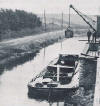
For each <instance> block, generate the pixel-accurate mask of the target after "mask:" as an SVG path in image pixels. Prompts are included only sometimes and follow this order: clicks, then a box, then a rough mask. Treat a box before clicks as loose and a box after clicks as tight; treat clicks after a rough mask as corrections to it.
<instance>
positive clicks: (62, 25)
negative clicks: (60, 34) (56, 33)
mask: <svg viewBox="0 0 100 106" xmlns="http://www.w3.org/2000/svg"><path fill="white" fill-rule="evenodd" d="M61 28H62V29H63V12H62V24H61Z"/></svg>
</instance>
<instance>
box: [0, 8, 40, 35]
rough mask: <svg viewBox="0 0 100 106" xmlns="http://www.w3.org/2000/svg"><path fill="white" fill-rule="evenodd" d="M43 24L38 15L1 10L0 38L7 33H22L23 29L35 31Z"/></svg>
mask: <svg viewBox="0 0 100 106" xmlns="http://www.w3.org/2000/svg"><path fill="white" fill-rule="evenodd" d="M41 25H42V22H41V21H40V18H39V17H37V15H35V14H33V13H28V12H26V11H23V10H15V11H13V10H11V9H1V10H0V36H1V35H2V34H4V33H5V32H6V31H8V30H10V31H20V30H22V29H26V28H30V29H34V28H36V27H40V26H41Z"/></svg>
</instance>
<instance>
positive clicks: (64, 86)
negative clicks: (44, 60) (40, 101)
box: [28, 54, 79, 98]
mask: <svg viewBox="0 0 100 106" xmlns="http://www.w3.org/2000/svg"><path fill="white" fill-rule="evenodd" d="M78 67H79V56H78V55H75V54H71V55H70V54H60V55H59V57H58V58H56V59H54V60H53V61H51V62H50V64H49V65H48V66H47V67H46V68H45V69H44V70H43V71H42V72H41V73H40V74H39V75H37V76H36V77H35V78H33V79H32V80H31V81H30V82H29V83H28V95H29V96H30V97H36V96H39V97H46V98H48V97H50V96H52V97H58V96H64V95H66V94H68V93H69V92H75V91H76V90H77V89H78V88H79V70H78Z"/></svg>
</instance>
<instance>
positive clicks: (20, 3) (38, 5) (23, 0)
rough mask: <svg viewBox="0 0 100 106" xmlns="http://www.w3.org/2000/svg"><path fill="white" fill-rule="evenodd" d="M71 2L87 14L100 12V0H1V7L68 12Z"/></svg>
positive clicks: (30, 10) (40, 11) (38, 11)
mask: <svg viewBox="0 0 100 106" xmlns="http://www.w3.org/2000/svg"><path fill="white" fill-rule="evenodd" d="M69 4H73V5H74V7H76V8H77V9H78V10H80V11H81V12H83V13H85V14H90V15H91V14H93V15H94V14H96V15H97V14H100V0H0V8H10V9H21V10H26V11H29V12H33V13H43V11H44V9H45V11H46V13H62V12H64V13H68V5H69ZM72 13H74V12H73V11H72Z"/></svg>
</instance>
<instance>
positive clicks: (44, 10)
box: [44, 10, 46, 31]
mask: <svg viewBox="0 0 100 106" xmlns="http://www.w3.org/2000/svg"><path fill="white" fill-rule="evenodd" d="M44 30H45V31H46V14H45V10H44Z"/></svg>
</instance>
